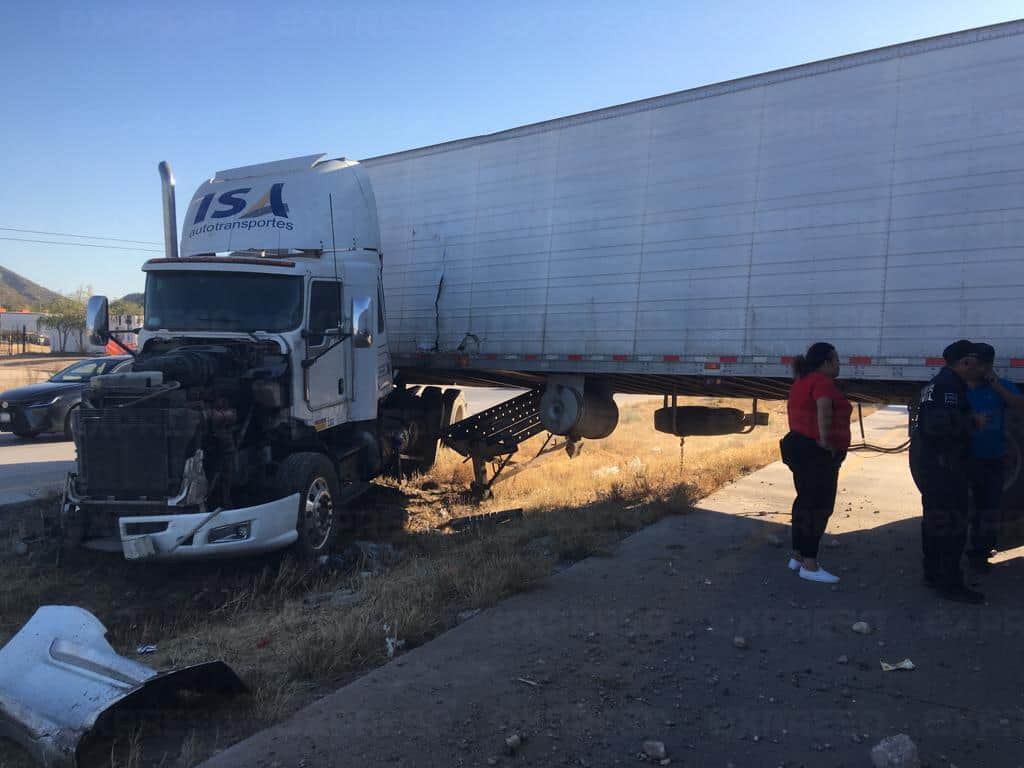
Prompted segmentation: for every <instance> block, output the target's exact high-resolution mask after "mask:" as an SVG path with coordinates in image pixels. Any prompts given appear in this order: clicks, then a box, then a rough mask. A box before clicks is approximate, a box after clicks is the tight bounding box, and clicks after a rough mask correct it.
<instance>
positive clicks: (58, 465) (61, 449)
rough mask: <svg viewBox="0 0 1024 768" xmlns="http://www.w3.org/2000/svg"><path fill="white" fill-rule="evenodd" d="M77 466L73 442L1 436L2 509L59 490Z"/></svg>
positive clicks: (0, 480)
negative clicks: (6, 505)
mask: <svg viewBox="0 0 1024 768" xmlns="http://www.w3.org/2000/svg"><path fill="white" fill-rule="evenodd" d="M74 464H75V446H74V443H72V442H70V441H68V440H64V439H63V437H60V438H58V437H37V438H36V439H34V440H21V439H19V438H17V437H15V436H14V435H12V434H10V433H6V432H5V433H0V506H3V505H4V504H15V503H18V502H22V501H29V500H31V499H33V498H37V497H38V496H39V495H40V494H45V493H46V492H48V491H54V490H58V489H60V487H61V486H62V485H63V483H64V476H65V475H66V474H67V473H68V472H69V471H70V470H71V469H72V468H73V467H74Z"/></svg>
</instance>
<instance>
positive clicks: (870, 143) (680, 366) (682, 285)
mask: <svg viewBox="0 0 1024 768" xmlns="http://www.w3.org/2000/svg"><path fill="white" fill-rule="evenodd" d="M1022 82H1024V24H1022V23H1020V22H1014V23H1011V24H1004V25H998V26H996V27H991V28H985V29H982V30H972V31H968V32H963V33H955V34H952V35H947V36H944V37H941V38H934V39H930V40H925V41H919V42H916V43H908V44H905V45H901V46H893V47H891V48H886V49H880V50H878V51H871V52H868V53H864V54H855V55H853V56H848V57H843V58H840V59H835V60H831V61H827V62H820V63H817V64H810V65H806V66H803V67H796V68H793V69H790V70H782V71H780V72H776V73H768V74H766V75H759V76H755V77H752V78H746V79H743V80H738V81H733V82H730V83H723V84H720V85H717V86H710V87H708V88H703V89H696V90H694V91H686V92H682V93H679V94H672V95H669V96H664V97H659V98H657V99H651V100H647V101H644V102H637V103H633V104H627V105H622V106H621V107H613V108H610V109H607V110H601V111H598V112H595V113H588V114H586V115H580V116H576V117H571V118H563V119H560V120H554V121H551V122H549V123H541V124H538V125H534V126H526V127H524V128H520V129H514V130H512V131H506V132H504V133H501V134H494V135H492V136H487V137H480V138H476V139H467V140H464V141H459V142H452V143H450V144H444V145H438V146H437V147H427V148H424V149H420V150H412V151H409V152H404V153H399V154H396V155H388V156H384V157H380V158H372V159H370V160H367V161H364V165H365V166H366V167H367V168H368V170H369V173H370V176H371V178H372V181H373V184H374V189H375V193H376V197H377V204H378V209H379V213H380V222H381V228H382V232H381V234H382V238H383V246H384V253H385V269H384V277H385V288H386V291H387V298H388V312H389V333H390V338H391V339H392V343H393V344H394V351H395V354H396V357H397V358H398V359H399V360H402V359H405V360H409V359H412V358H413V357H414V356H415V355H416V354H417V353H422V352H424V351H430V352H440V353H455V352H459V353H465V354H466V355H467V356H469V357H471V358H479V359H481V360H487V359H496V358H497V359H499V360H500V364H501V365H502V366H504V367H506V368H509V367H516V366H517V365H519V364H518V363H515V362H514V361H516V360H518V361H521V362H522V367H523V368H530V367H531V366H532V365H533V364H534V363H536V362H537V361H546V362H544V366H546V367H549V368H550V367H552V365H554V367H557V368H558V369H559V370H580V371H586V370H598V369H604V368H605V365H604V363H615V364H617V365H616V366H615V368H616V370H621V371H623V372H627V373H629V372H632V373H652V372H654V373H682V374H690V373H693V372H697V371H700V370H703V369H704V366H703V365H702V364H705V365H706V363H707V361H716V364H717V363H721V364H722V365H724V366H727V367H728V372H729V373H731V374H734V375H768V376H770V375H784V373H785V358H786V357H787V356H789V355H792V354H794V353H796V352H798V351H800V350H802V349H803V348H804V347H805V346H806V344H807V343H808V342H810V341H814V340H817V339H828V340H831V341H834V342H835V343H836V344H837V346H838V347H839V348H840V350H841V352H842V353H843V355H844V357H846V358H848V362H852V363H854V365H855V373H856V375H857V376H859V377H863V378H878V379H886V378H890V379H891V378H906V377H907V376H910V377H914V378H921V377H923V376H925V375H926V374H927V370H928V368H927V366H928V362H927V361H928V360H929V358H934V357H936V356H937V355H938V354H939V353H940V351H941V349H942V347H943V346H944V345H945V344H946V343H948V342H949V341H950V340H951V339H953V338H957V337H960V336H967V337H972V338H979V339H987V340H990V341H991V342H992V343H993V344H995V345H996V346H997V348H998V349H999V350H1000V357H1001V358H1003V359H1004V361H1005V360H1006V359H1008V358H1018V357H1024V306H1022V302H1021V299H1022V297H1024V259H1022V258H1021V254H1022V252H1024V89H1021V88H1020V83H1022ZM438 359H439V360H441V362H438V363H437V364H439V365H444V362H443V355H442V356H441V358H438ZM597 362H601V363H602V365H600V366H595V365H594V364H595V363H597ZM555 363H557V365H555ZM496 364H497V363H496ZM485 367H486V365H485ZM542 367H543V366H542Z"/></svg>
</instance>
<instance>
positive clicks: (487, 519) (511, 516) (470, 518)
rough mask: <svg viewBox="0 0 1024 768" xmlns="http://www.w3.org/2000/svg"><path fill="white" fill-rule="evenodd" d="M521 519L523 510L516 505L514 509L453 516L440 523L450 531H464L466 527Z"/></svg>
mask: <svg viewBox="0 0 1024 768" xmlns="http://www.w3.org/2000/svg"><path fill="white" fill-rule="evenodd" d="M522 519H523V510H522V509H521V508H518V507H517V508H516V509H503V510H502V511H500V512H487V513H485V514H481V515H467V516H465V517H455V518H452V519H451V520H448V521H447V522H445V523H442V524H441V527H442V528H447V529H449V530H452V531H464V530H466V529H468V528H474V527H479V526H482V525H499V524H501V523H510V522H512V521H513V520H522Z"/></svg>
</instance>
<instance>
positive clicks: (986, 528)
mask: <svg viewBox="0 0 1024 768" xmlns="http://www.w3.org/2000/svg"><path fill="white" fill-rule="evenodd" d="M975 349H976V353H977V357H978V363H979V365H980V366H981V378H980V379H979V380H978V381H976V382H972V383H971V388H970V389H969V390H968V392H967V399H968V402H970V404H971V410H972V411H974V413H976V414H980V415H981V416H983V417H985V418H983V419H980V420H979V424H980V426H979V427H978V428H977V429H976V430H975V431H974V432H973V434H972V435H971V448H970V456H969V459H968V467H969V475H970V483H971V495H972V496H973V497H974V510H973V512H972V514H971V518H970V545H969V547H968V550H967V559H968V561H969V562H970V564H971V567H972V568H974V570H976V571H978V572H980V573H987V572H988V571H989V570H990V569H991V565H989V562H988V558H989V555H991V554H992V550H993V549H994V548H995V545H996V538H997V537H998V534H999V502H1000V501H1001V499H1002V495H1003V463H1004V461H1005V457H1006V438H1005V436H1004V433H1003V430H1004V428H1005V423H1006V419H1005V415H1006V409H1007V408H1014V409H1019V408H1024V395H1021V393H1020V390H1019V389H1017V385H1016V384H1014V383H1013V382H1012V381H1008V380H1006V379H1000V378H999V377H998V376H996V374H995V372H994V371H993V370H992V364H993V362H994V361H995V357H996V351H995V348H993V347H992V345H991V344H976V345H975Z"/></svg>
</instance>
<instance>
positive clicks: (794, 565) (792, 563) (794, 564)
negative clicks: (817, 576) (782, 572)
mask: <svg viewBox="0 0 1024 768" xmlns="http://www.w3.org/2000/svg"><path fill="white" fill-rule="evenodd" d="M786 567H787V568H789V570H791V571H799V570H800V569H801V568H803V567H804V566H803V563H801V562H800V561H799V560H797V559H796V558H795V557H791V558H789V562H788V563H786Z"/></svg>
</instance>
